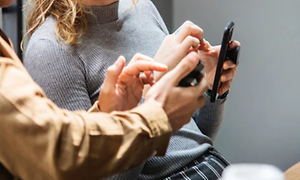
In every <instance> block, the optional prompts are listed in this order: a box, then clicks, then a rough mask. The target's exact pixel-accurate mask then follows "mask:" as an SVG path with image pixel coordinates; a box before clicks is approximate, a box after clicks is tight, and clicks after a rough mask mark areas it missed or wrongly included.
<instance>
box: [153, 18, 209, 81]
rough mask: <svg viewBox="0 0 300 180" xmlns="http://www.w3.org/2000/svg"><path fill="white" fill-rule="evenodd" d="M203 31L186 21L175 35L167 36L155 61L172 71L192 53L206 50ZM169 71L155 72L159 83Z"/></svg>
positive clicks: (155, 77)
mask: <svg viewBox="0 0 300 180" xmlns="http://www.w3.org/2000/svg"><path fill="white" fill-rule="evenodd" d="M205 46H206V45H205V41H204V40H203V30H202V29H201V28H200V27H198V26H197V25H195V24H194V23H192V22H190V21H186V22H185V23H184V24H183V25H182V26H181V27H180V28H178V30H176V31H175V32H174V33H173V34H170V35H168V36H166V38H165V39H164V41H163V43H162V44H161V46H160V48H159V49H158V51H157V53H156V55H155V57H154V60H155V61H157V62H160V63H163V64H165V65H167V66H168V71H170V70H172V69H173V68H174V67H175V66H176V65H177V64H178V63H179V62H180V61H181V60H182V59H183V58H184V57H185V56H186V55H187V54H188V53H189V52H190V51H192V50H194V51H197V50H198V49H204V48H205ZM165 73H167V71H164V72H155V73H154V75H155V76H154V79H155V80H156V81H158V80H159V79H160V78H161V77H162V76H163V75H164V74H165Z"/></svg>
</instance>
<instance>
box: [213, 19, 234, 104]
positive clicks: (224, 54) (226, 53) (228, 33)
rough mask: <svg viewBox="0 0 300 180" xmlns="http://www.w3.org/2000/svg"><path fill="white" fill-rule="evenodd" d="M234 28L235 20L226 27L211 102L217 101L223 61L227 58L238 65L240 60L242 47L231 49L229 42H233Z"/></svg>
mask: <svg viewBox="0 0 300 180" xmlns="http://www.w3.org/2000/svg"><path fill="white" fill-rule="evenodd" d="M233 30H234V22H232V21H231V22H229V23H228V24H227V26H226V27H225V30H224V34H223V39H222V44H221V50H220V55H219V60H218V64H217V68H216V73H215V79H214V83H213V87H212V90H211V92H210V102H215V100H216V97H217V94H218V93H217V92H218V89H219V87H220V77H221V75H222V72H223V63H224V62H225V61H227V60H231V61H232V62H233V63H234V64H236V65H238V63H239V61H238V59H239V53H240V47H236V48H234V49H231V50H230V49H229V43H230V42H231V38H232V34H233Z"/></svg>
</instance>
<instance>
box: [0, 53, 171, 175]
mask: <svg viewBox="0 0 300 180" xmlns="http://www.w3.org/2000/svg"><path fill="white" fill-rule="evenodd" d="M4 54H5V53H4ZM170 136H171V127H170V124H169V122H168V119H167V116H166V114H165V112H164V111H163V109H162V108H161V107H159V106H158V105H157V104H154V103H150V102H146V103H144V104H143V105H141V106H139V107H137V108H136V109H133V110H131V111H127V112H113V113H111V114H106V113H99V112H98V113H93V112H91V113H87V112H84V111H82V112H70V111H67V110H62V109H60V108H58V107H57V106H56V105H55V104H54V103H52V102H51V101H50V100H49V99H47V98H46V97H45V95H44V92H43V91H42V89H41V88H40V87H39V86H38V85H36V84H35V83H34V82H33V80H32V79H31V78H30V76H29V75H28V73H27V72H26V71H25V70H24V67H23V66H22V65H21V63H20V62H19V61H16V60H12V59H11V58H5V57H1V58H0V146H1V148H0V163H2V164H3V165H4V166H5V167H6V168H7V169H8V170H9V171H10V172H11V173H12V174H13V175H15V176H17V177H19V178H21V179H23V180H27V179H30V180H35V179H38V180H41V179H43V180H48V179H72V180H76V179H89V180H92V179H99V178H103V177H107V176H110V175H112V174H115V173H119V172H121V171H124V170H126V169H128V168H130V167H132V166H135V165H138V164H139V163H142V162H143V161H144V160H146V159H147V158H149V157H150V156H151V155H154V154H155V153H157V154H156V155H164V153H165V151H166V148H167V145H168V141H169V138H170Z"/></svg>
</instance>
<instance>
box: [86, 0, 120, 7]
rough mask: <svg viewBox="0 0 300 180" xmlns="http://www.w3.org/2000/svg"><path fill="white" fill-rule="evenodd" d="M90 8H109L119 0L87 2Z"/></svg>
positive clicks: (89, 0) (92, 0)
mask: <svg viewBox="0 0 300 180" xmlns="http://www.w3.org/2000/svg"><path fill="white" fill-rule="evenodd" d="M85 1H86V4H87V5H89V6H107V5H109V4H112V3H114V2H117V1H119V0H85Z"/></svg>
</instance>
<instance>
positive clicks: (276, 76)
mask: <svg viewBox="0 0 300 180" xmlns="http://www.w3.org/2000/svg"><path fill="white" fill-rule="evenodd" d="M173 3H174V4H173V6H174V9H173V13H174V16H173V23H174V27H178V26H179V25H180V24H182V23H183V22H184V21H185V20H186V19H189V20H192V21H193V22H195V23H196V24H198V25H199V26H201V27H202V28H203V29H204V37H205V38H206V39H207V40H209V41H210V42H211V44H220V43H221V37H222V33H223V30H224V27H225V26H226V24H227V22H228V21H230V20H233V21H234V22H235V23H236V27H235V32H234V38H235V39H237V40H239V41H240V42H241V43H242V51H241V56H240V65H239V67H238V74H237V76H236V78H235V79H234V82H233V84H232V87H231V92H230V95H229V99H228V101H227V105H226V112H225V119H224V122H223V126H222V128H221V130H220V133H219V135H218V138H217V140H216V142H215V146H216V147H217V148H218V149H219V150H220V151H221V152H222V153H223V154H224V155H225V156H226V157H227V158H228V159H229V160H230V161H231V162H233V163H238V162H256V163H270V164H274V165H276V166H278V167H279V168H281V169H283V170H285V169H287V168H288V167H290V166H291V165H292V164H295V163H296V162H298V161H300V132H299V131H300V106H299V101H300V96H299V89H300V84H299V67H300V54H299V52H300V44H299V42H300V36H299V32H300V31H299V29H300V23H299V22H300V20H299V18H300V11H299V8H300V1H299V0H286V1H279V0H251V1H240V0H225V1H217V0H210V1H207V0H185V1H183V0H174V2H173Z"/></svg>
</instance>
